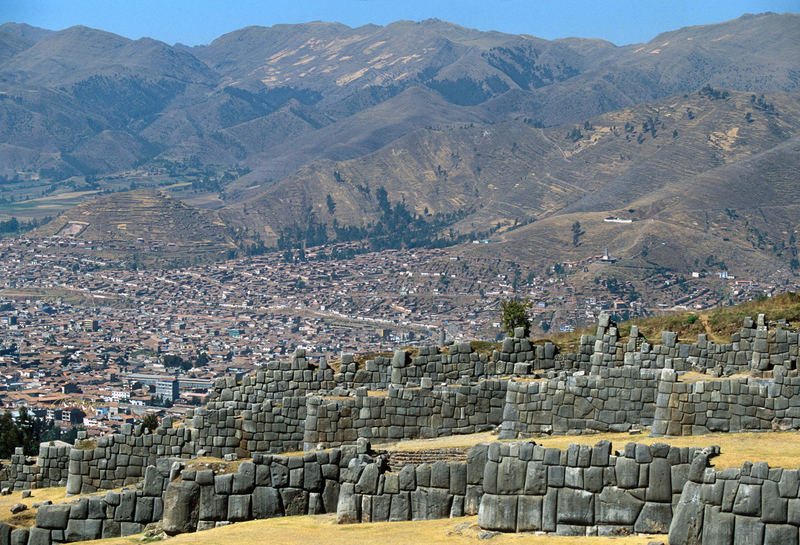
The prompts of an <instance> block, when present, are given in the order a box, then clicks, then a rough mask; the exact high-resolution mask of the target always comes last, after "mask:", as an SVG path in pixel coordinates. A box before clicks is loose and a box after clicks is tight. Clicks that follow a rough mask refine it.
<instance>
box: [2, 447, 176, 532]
mask: <svg viewBox="0 0 800 545" xmlns="http://www.w3.org/2000/svg"><path fill="white" fill-rule="evenodd" d="M170 465H171V463H170V460H168V459H161V460H159V461H158V464H157V465H153V466H149V467H147V469H146V477H145V479H144V482H143V485H142V486H140V487H138V488H136V489H123V490H122V491H121V492H114V491H108V492H106V494H105V495H102V496H93V497H88V498H80V499H78V500H75V501H73V502H72V503H59V504H45V505H41V506H39V510H38V512H37V514H36V524H35V526H34V527H33V528H30V529H29V530H27V529H17V530H14V531H13V535H12V536H10V537H11V539H10V542H11V543H20V544H23V545H24V544H27V545H50V544H51V543H68V542H74V541H87V540H91V539H100V538H111V537H120V536H128V535H133V534H138V533H140V532H142V531H143V530H144V528H145V526H146V525H148V524H150V523H152V522H156V521H159V520H161V518H162V516H163V509H164V503H163V499H162V496H163V492H164V489H165V487H166V485H167V483H168V482H169V481H170V476H171V471H174V469H171V468H170ZM14 539H16V540H17V541H14Z"/></svg>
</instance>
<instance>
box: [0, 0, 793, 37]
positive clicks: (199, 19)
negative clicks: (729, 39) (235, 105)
mask: <svg viewBox="0 0 800 545" xmlns="http://www.w3.org/2000/svg"><path fill="white" fill-rule="evenodd" d="M763 11H775V12H779V13H782V12H787V11H788V12H800V0H725V1H720V0H672V1H669V0H666V1H665V0H660V1H653V0H639V1H635V0H561V1H557V0H482V1H477V0H294V1H287V0H280V1H275V0H266V1H260V2H259V1H254V0H227V1H220V0H103V1H98V0H0V22H9V21H15V22H21V23H28V24H31V25H35V26H40V27H45V28H51V29H56V30H58V29H62V28H66V27H69V26H72V25H78V24H81V25H86V26H90V27H94V28H99V29H102V30H108V31H110V32H115V33H117V34H122V35H123V36H128V37H130V38H140V37H142V36H149V37H151V38H156V39H159V40H163V41H165V42H167V43H170V44H173V43H175V42H182V43H185V44H189V45H197V44H204V43H208V42H210V41H211V40H213V39H214V38H216V37H218V36H220V35H221V34H224V33H226V32H230V31H232V30H235V29H238V28H241V27H243V26H248V25H264V26H270V25H274V24H276V23H300V22H307V21H315V20H322V21H338V22H341V23H344V24H347V25H349V26H359V25H362V24H366V23H376V24H382V25H383V24H387V23H390V22H392V21H396V20H398V19H410V20H415V21H418V20H422V19H428V18H432V17H435V18H439V19H444V20H446V21H452V22H454V23H458V24H460V25H463V26H467V27H471V28H477V29H480V30H499V31H503V32H509V33H514V34H521V33H524V34H531V35H534V36H539V37H541V38H547V39H553V38H563V37H567V36H579V37H583V38H603V39H606V40H609V41H612V42H614V43H616V44H617V45H624V44H629V43H638V42H644V41H648V40H650V39H651V38H653V37H654V36H655V35H656V34H658V33H659V32H663V31H666V30H674V29H676V28H680V27H683V26H689V25H700V24H707V23H716V22H720V21H726V20H728V19H734V18H736V17H738V16H740V15H742V14H743V13H760V12H763Z"/></svg>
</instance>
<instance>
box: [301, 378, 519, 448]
mask: <svg viewBox="0 0 800 545" xmlns="http://www.w3.org/2000/svg"><path fill="white" fill-rule="evenodd" d="M422 384H423V386H422V387H418V388H395V387H391V386H390V387H389V389H388V391H387V392H386V395H385V396H383V395H380V396H373V395H368V394H367V391H366V390H365V389H359V390H358V391H357V395H356V397H355V398H345V399H342V398H338V399H326V398H324V397H311V398H309V400H308V418H307V419H306V423H305V436H304V445H305V448H306V449H310V448H315V447H317V446H322V447H329V446H333V445H339V444H342V443H345V442H347V441H354V440H355V439H357V438H358V437H364V438H367V439H370V440H372V441H373V442H375V441H390V440H394V441H396V440H401V439H413V438H420V437H422V438H430V437H439V436H444V435H457V434H468V433H477V432H481V431H487V430H490V429H493V428H495V427H497V426H498V425H500V422H501V420H502V412H503V400H504V398H505V395H506V394H505V388H506V382H505V381H500V380H483V381H480V382H478V383H476V384H461V385H450V386H437V387H433V386H432V385H431V383H430V380H429V379H427V377H423V378H422Z"/></svg>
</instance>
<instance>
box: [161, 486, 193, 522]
mask: <svg viewBox="0 0 800 545" xmlns="http://www.w3.org/2000/svg"><path fill="white" fill-rule="evenodd" d="M199 506H200V485H198V484H197V483H196V482H194V481H176V482H171V483H169V485H168V486H167V491H166V493H165V494H164V517H163V519H162V522H161V524H162V527H163V528H164V531H165V532H166V533H167V534H169V535H175V534H182V533H187V532H194V531H195V530H197V520H198V514H199Z"/></svg>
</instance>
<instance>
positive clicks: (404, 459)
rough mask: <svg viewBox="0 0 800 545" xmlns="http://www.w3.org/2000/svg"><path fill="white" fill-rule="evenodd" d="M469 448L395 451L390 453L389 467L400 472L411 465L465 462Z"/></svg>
mask: <svg viewBox="0 0 800 545" xmlns="http://www.w3.org/2000/svg"><path fill="white" fill-rule="evenodd" d="M468 451H469V447H456V448H436V449H427V450H393V451H390V452H389V467H390V468H391V470H392V471H399V470H400V469H402V468H403V467H404V466H407V465H411V464H432V463H434V462H438V461H440V460H441V461H445V462H464V461H466V459H467V452H468Z"/></svg>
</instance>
